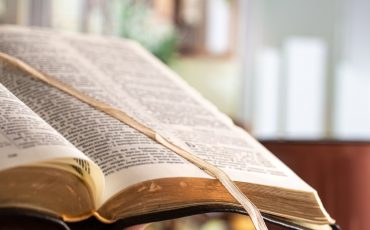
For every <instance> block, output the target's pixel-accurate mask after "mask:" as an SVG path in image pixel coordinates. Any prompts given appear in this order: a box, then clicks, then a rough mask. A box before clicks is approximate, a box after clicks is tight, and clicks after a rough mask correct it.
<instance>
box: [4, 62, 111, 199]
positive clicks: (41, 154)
mask: <svg viewBox="0 0 370 230" xmlns="http://www.w3.org/2000/svg"><path fill="white" fill-rule="evenodd" d="M0 66H1V67H0V75H1V76H6V75H7V74H5V72H3V71H4V68H2V67H3V63H1V62H0ZM0 104H1V106H0V171H3V170H7V169H10V168H14V167H18V166H30V165H33V166H40V167H52V168H60V169H63V170H66V171H69V172H71V173H73V174H75V175H76V176H78V177H79V178H81V179H83V180H84V181H86V183H87V185H88V186H89V187H90V188H89V190H91V191H92V193H93V194H92V195H93V197H94V198H95V199H96V202H97V201H98V200H97V199H100V198H99V197H100V196H101V193H102V188H103V187H104V181H103V177H102V174H101V171H100V170H99V168H98V166H97V165H96V164H95V163H94V162H92V161H91V160H90V159H89V158H87V157H86V156H85V155H84V154H83V153H82V152H81V151H79V150H78V149H76V148H75V147H74V146H73V145H72V144H71V143H69V142H68V141H67V140H66V139H65V138H64V137H63V136H62V135H60V134H59V133H58V132H57V131H56V130H55V129H53V128H52V127H51V126H50V125H49V124H48V123H46V122H45V121H44V120H43V119H42V118H41V117H39V116H38V115H37V114H36V113H34V112H33V111H32V110H31V109H30V108H29V107H27V106H26V105H25V104H24V103H23V102H22V101H20V100H19V99H18V98H17V97H16V96H14V95H13V94H12V93H11V92H10V91H9V90H8V89H7V88H6V87H5V86H4V85H3V84H1V83H0ZM92 178H94V180H93V179H92Z"/></svg>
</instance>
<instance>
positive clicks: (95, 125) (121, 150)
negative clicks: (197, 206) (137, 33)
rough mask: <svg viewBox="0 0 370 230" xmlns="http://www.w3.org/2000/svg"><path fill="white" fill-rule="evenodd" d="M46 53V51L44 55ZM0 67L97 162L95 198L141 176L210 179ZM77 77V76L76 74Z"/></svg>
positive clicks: (15, 88)
mask: <svg viewBox="0 0 370 230" xmlns="http://www.w3.org/2000/svg"><path fill="white" fill-rule="evenodd" d="M13 41H14V40H13ZM15 41H17V40H16V39H15ZM27 41H30V40H27ZM23 45H27V44H23ZM0 46H1V42H0ZM17 47H18V48H19V47H21V46H19V45H18V46H17ZM22 50H24V49H22ZM52 54H53V53H52V52H51V53H50V57H51V56H52ZM54 57H55V56H54ZM33 59H34V60H35V59H36V58H33ZM50 59H51V58H49V59H44V60H50ZM0 63H1V62H0ZM40 63H42V64H43V68H45V66H46V67H48V64H47V62H46V61H43V62H42V61H41V60H40V62H39V63H38V64H39V65H40ZM55 63H58V60H55V62H54V60H53V61H52V64H53V65H55ZM71 63H76V64H77V65H78V64H79V63H78V62H77V61H76V60H71ZM81 65H82V64H81ZM58 66H60V68H53V69H52V70H53V71H55V72H54V74H55V73H57V72H58V73H60V72H62V71H65V70H66V69H65V68H64V67H65V66H64V65H63V63H62V62H61V63H60V65H58ZM50 68H51V67H50ZM1 71H2V73H3V74H2V75H0V82H1V83H3V84H4V85H5V86H6V87H7V88H8V89H9V90H10V91H12V92H13V93H14V94H15V95H16V96H17V97H18V98H19V99H20V100H22V102H24V103H25V104H26V105H27V106H29V107H30V108H31V109H32V110H33V111H34V112H35V113H37V114H38V115H39V116H40V117H41V118H43V119H44V120H45V121H47V122H48V123H49V124H50V125H51V126H52V127H53V128H55V129H56V130H57V131H58V132H59V133H60V134H62V135H63V136H64V137H65V138H66V139H67V140H68V141H69V142H70V143H72V144H73V145H74V146H75V147H76V148H77V149H79V150H80V151H81V152H83V153H84V154H86V156H88V157H89V159H91V160H92V161H93V162H95V163H96V164H97V165H99V167H100V169H101V170H102V172H103V173H104V176H105V184H106V185H107V186H106V189H105V191H104V194H103V197H102V201H101V203H104V201H106V200H107V199H109V198H110V197H111V196H113V195H114V194H115V193H117V192H119V191H121V190H122V189H123V188H125V187H127V186H130V185H133V184H136V183H138V182H142V181H146V180H151V179H156V178H165V177H189V176H190V177H201V178H210V177H209V176H208V175H207V174H205V173H204V172H203V171H201V170H200V169H198V168H197V167H195V166H194V165H192V164H190V163H189V162H187V161H185V160H184V159H182V158H181V157H179V156H178V155H177V154H175V153H173V152H172V151H170V150H168V149H167V148H165V147H164V146H162V145H160V144H158V143H156V142H155V141H153V140H151V139H149V138H148V137H146V136H145V135H144V134H142V133H139V132H138V131H136V130H135V129H133V128H131V127H129V126H127V125H126V124H124V123H122V122H121V121H119V120H117V119H115V118H113V117H111V116H110V115H107V114H105V113H103V112H101V111H99V110H96V109H94V108H92V107H91V106H89V105H88V104H85V103H83V102H81V101H80V100H78V99H76V98H74V97H72V96H70V95H68V94H65V93H63V92H62V91H60V90H58V89H56V88H54V87H52V86H49V85H47V84H45V83H43V82H40V81H37V80H34V79H32V77H30V76H27V73H24V72H23V71H21V70H19V69H17V68H16V67H14V66H12V65H10V64H5V63H2V65H1ZM59 71H60V72H59ZM62 73H64V74H67V73H65V72H62ZM77 77H78V75H76V79H78V78H77ZM72 79H74V78H72ZM85 80H86V83H83V81H84V79H82V78H80V79H78V82H79V84H81V85H89V87H90V88H92V87H91V86H92V85H93V84H94V82H93V81H92V82H91V84H90V83H89V81H88V80H87V79H85ZM93 89H94V90H92V92H94V93H96V92H99V90H100V89H99V88H98V87H96V88H93ZM103 92H104V91H103Z"/></svg>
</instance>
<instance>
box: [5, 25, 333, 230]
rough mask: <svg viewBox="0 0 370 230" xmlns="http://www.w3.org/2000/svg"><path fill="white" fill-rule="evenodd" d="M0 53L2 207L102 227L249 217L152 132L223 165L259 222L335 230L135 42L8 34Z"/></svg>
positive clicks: (274, 163)
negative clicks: (194, 217) (165, 215)
mask: <svg viewBox="0 0 370 230" xmlns="http://www.w3.org/2000/svg"><path fill="white" fill-rule="evenodd" d="M0 54H1V55H0V83H1V84H0V105H1V106H0V170H1V171H0V184H1V189H0V207H20V208H28V209H33V210H36V211H37V210H38V211H44V212H49V213H53V214H56V215H58V216H60V217H61V218H63V219H64V220H65V221H80V220H83V219H86V218H88V217H91V216H92V215H95V216H96V217H97V218H99V220H101V221H104V222H115V221H117V220H122V219H129V218H133V217H139V216H148V215H149V216H150V215H153V216H154V215H158V214H160V213H162V212H168V211H173V212H176V211H177V210H182V209H188V210H189V209H190V210H191V208H193V207H194V208H196V207H212V208H210V209H208V210H209V211H213V210H233V211H240V212H243V209H242V208H241V206H240V204H239V203H238V202H237V201H236V200H235V199H234V197H233V196H231V195H230V194H229V193H228V191H227V190H226V189H225V188H224V187H223V186H222V185H221V184H220V182H219V181H218V180H216V179H214V178H212V177H211V176H209V175H208V174H207V173H206V172H205V171H207V170H201V169H200V168H198V167H196V166H195V165H194V164H192V163H190V162H188V161H187V160H185V159H183V158H182V157H180V156H179V155H178V153H176V152H174V150H173V149H172V150H171V148H169V147H168V146H166V145H165V144H163V143H160V142H158V141H156V140H154V139H153V138H150V137H148V135H145V128H146V129H147V130H151V131H153V130H154V131H155V133H154V135H155V136H156V137H157V135H158V137H163V139H165V140H167V141H168V143H172V144H173V145H175V146H177V147H178V148H179V149H182V150H184V151H186V152H189V153H191V154H193V155H195V156H197V157H198V158H200V159H203V160H204V161H206V162H209V163H211V164H212V165H215V166H217V168H219V169H221V170H222V171H223V172H225V173H226V174H227V175H228V176H229V177H230V178H231V179H232V180H233V181H235V183H236V184H237V185H238V187H239V188H240V190H242V192H243V193H244V194H246V196H247V197H248V198H249V199H250V200H251V201H252V202H253V203H254V204H255V205H256V206H257V207H258V209H259V210H260V211H261V212H262V213H263V214H267V215H270V216H274V217H276V218H279V219H283V220H285V221H290V222H294V223H296V224H298V225H307V224H309V225H310V226H311V227H312V228H314V229H315V228H317V229H323V228H324V229H325V226H328V224H330V223H333V222H334V221H333V220H332V219H331V218H330V216H329V215H328V214H327V212H326V211H325V209H324V208H323V206H322V204H321V201H320V199H319V197H318V195H317V192H316V191H315V190H314V189H313V188H311V187H310V186H309V185H308V184H306V183H305V182H304V181H303V180H301V179H300V178H299V177H298V176H297V175H295V174H294V173H293V172H292V171H291V170H290V169H289V168H288V167H287V166H285V165H284V164H283V163H282V162H280V161H279V160H278V159H277V158H276V157H275V156H274V155H273V154H271V153H270V152H269V151H268V150H267V149H265V148H264V147H263V146H262V145H261V144H259V143H258V142H257V141H256V140H255V139H253V138H252V137H251V136H250V135H249V134H247V133H246V132H245V131H243V130H241V129H239V128H237V127H236V126H235V125H234V124H233V123H232V122H231V120H230V119H229V118H228V117H226V116H225V115H223V114H221V113H220V112H219V111H217V109H216V108H215V107H214V106H213V105H211V104H210V103H209V102H207V101H206V100H205V99H203V98H202V97H201V96H200V95H199V94H198V93H197V92H195V91H194V90H193V89H192V88H190V87H189V86H188V85H187V84H186V83H184V82H183V81H182V80H181V79H180V78H179V77H178V76H176V75H175V74H174V73H173V72H171V71H170V70H169V69H168V68H167V67H165V66H164V65H163V64H162V63H160V62H159V61H157V60H156V59H155V58H154V57H152V56H151V55H150V54H149V53H148V52H147V51H145V50H144V49H143V48H141V47H140V45H138V44H137V43H135V42H133V41H129V40H122V39H118V38H102V37H97V36H82V35H75V34H66V33H60V32H55V31H49V30H42V29H29V28H20V27H12V26H3V27H0ZM37 74H39V75H40V76H41V78H42V77H48V78H50V79H51V80H52V81H56V82H59V83H62V84H63V85H65V86H68V87H69V88H70V89H73V90H76V91H78V92H79V93H80V94H81V95H85V96H86V97H88V98H92V99H94V100H96V101H98V102H101V103H102V105H108V106H106V107H104V106H103V109H97V108H95V107H94V106H91V105H90V104H89V103H86V101H83V100H81V98H79V97H78V95H77V96H76V95H73V94H70V93H66V92H64V91H63V90H60V89H58V88H57V87H54V86H53V85H52V84H48V83H47V82H45V81H43V80H40V79H36V78H35V76H34V75H37ZM111 108H115V109H116V110H111ZM117 109H118V110H119V111H123V112H124V113H125V114H127V115H128V117H129V118H133V119H134V120H135V122H136V123H135V124H140V125H141V126H140V127H144V131H143V130H141V131H140V127H139V128H135V127H136V126H135V125H132V124H131V125H130V124H126V123H124V122H122V121H120V120H118V119H116V118H115V117H114V116H115V114H116V112H117Z"/></svg>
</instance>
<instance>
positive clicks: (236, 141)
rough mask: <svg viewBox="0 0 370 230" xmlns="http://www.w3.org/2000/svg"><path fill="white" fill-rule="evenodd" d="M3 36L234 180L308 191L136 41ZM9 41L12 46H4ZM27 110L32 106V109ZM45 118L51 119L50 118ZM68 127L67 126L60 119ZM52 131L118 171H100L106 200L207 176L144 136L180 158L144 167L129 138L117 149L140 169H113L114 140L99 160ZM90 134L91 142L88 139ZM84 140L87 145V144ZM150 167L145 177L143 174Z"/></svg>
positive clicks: (11, 32) (12, 32)
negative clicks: (160, 181) (150, 183)
mask: <svg viewBox="0 0 370 230" xmlns="http://www.w3.org/2000/svg"><path fill="white" fill-rule="evenodd" d="M0 36H2V39H1V41H0V51H2V52H5V53H8V54H10V55H13V56H15V57H17V58H19V59H21V60H23V61H25V62H26V63H28V64H30V65H31V66H34V67H35V68H36V69H38V70H40V71H42V72H43V73H45V74H47V75H49V76H52V77H55V78H57V79H58V80H60V81H62V82H65V83H66V84H68V85H71V86H72V87H74V88H76V89H78V90H79V91H81V92H83V93H84V94H86V95H89V96H92V97H94V98H96V99H98V100H101V101H103V102H105V103H107V104H109V105H111V106H114V107H116V108H119V109H122V110H123V111H124V112H126V113H127V114H129V115H130V116H132V117H135V119H137V120H138V121H140V122H142V123H143V124H145V125H146V126H148V127H150V128H152V129H153V130H155V131H157V132H158V133H160V134H161V135H162V136H164V137H165V138H166V139H168V140H170V141H171V142H173V143H175V144H176V145H178V146H180V147H182V148H183V149H185V150H188V151H189V152H191V153H193V154H195V155H197V156H198V157H200V158H202V159H204V160H206V161H209V162H211V163H212V164H214V165H216V166H218V167H220V168H222V169H223V170H224V171H226V172H227V173H228V174H229V175H230V176H231V178H232V179H234V180H237V181H245V182H252V183H260V184H266V185H271V186H282V187H286V188H293V189H302V190H311V188H310V187H309V186H308V185H306V184H305V183H304V182H303V181H302V180H301V179H299V178H298V177H297V176H296V175H295V174H294V173H293V172H292V171H291V170H289V169H288V168H287V167H286V166H285V165H284V164H282V163H281V162H280V161H279V160H278V159H277V158H275V157H274V156H273V155H272V154H271V153H269V152H268V151H267V150H266V149H264V148H263V147H262V146H261V145H259V144H258V142H257V141H255V140H254V139H253V138H252V137H250V136H249V135H248V134H247V133H245V132H244V131H242V130H240V129H238V128H236V127H235V126H234V125H233V124H232V122H231V121H230V119H228V118H227V117H226V116H224V115H222V114H221V113H219V112H218V111H217V110H216V109H215V108H214V107H213V106H211V105H210V104H209V103H208V102H206V101H205V100H204V99H202V98H201V97H200V96H199V95H198V94H197V93H195V92H194V91H193V90H192V89H190V87H188V86H187V85H186V84H185V83H183V82H182V81H181V80H180V79H179V78H178V77H177V76H175V75H174V74H173V73H171V72H169V71H168V70H167V69H166V68H165V67H163V65H162V64H160V63H159V62H157V61H155V60H154V59H153V58H152V57H151V56H150V55H148V54H147V53H146V51H144V50H143V49H141V48H139V46H137V45H136V44H135V43H132V42H129V41H122V40H119V39H114V38H111V39H103V38H99V37H82V36H76V35H58V36H56V35H55V34H51V33H48V32H44V31H38V30H37V31H36V30H33V31H32V33H29V31H23V30H18V29H16V28H15V29H8V30H7V32H6V33H5V32H3V33H2V34H1V33H0ZM5 44H6V45H5ZM9 44H13V45H11V46H9ZM30 47H31V48H32V49H30ZM24 50H27V52H24ZM44 93H45V92H44ZM17 96H18V95H17ZM24 100H26V98H24ZM66 104H67V103H66ZM82 104H83V103H82ZM29 106H30V107H32V106H31V104H29ZM32 109H33V110H35V111H36V110H37V109H36V108H32ZM90 110H91V108H90ZM90 110H89V111H90ZM39 111H40V113H41V111H51V108H50V107H49V108H48V109H47V110H46V109H42V110H39ZM40 115H42V114H40ZM70 116H71V115H69V117H68V119H70ZM89 116H91V115H88V116H86V118H85V117H84V119H88V117H89ZM106 116H107V115H106ZM44 117H45V119H46V120H48V119H47V117H48V115H44ZM82 117H83V116H82V115H79V116H78V118H82ZM92 118H93V117H92ZM112 119H114V118H112ZM53 120H55V119H53ZM93 120H94V122H92V123H91V126H86V124H85V126H84V127H88V129H90V130H91V129H92V128H93V127H95V125H96V123H97V121H98V120H99V119H95V118H93ZM68 122H69V120H68ZM81 122H82V121H81V120H78V122H75V124H81ZM112 122H113V121H112ZM66 123H67V121H65V122H64V124H66ZM62 124H63V123H62ZM52 125H53V124H52ZM53 127H54V128H56V129H57V130H58V131H59V132H60V133H62V134H63V135H64V136H65V137H67V139H68V140H69V141H71V143H73V144H74V145H75V146H76V147H79V148H80V150H82V151H83V152H84V153H86V154H87V155H89V157H91V158H92V159H93V160H94V161H96V162H97V163H98V164H99V165H100V167H102V168H103V170H104V169H105V168H107V167H115V169H116V170H114V171H113V172H112V173H109V171H105V174H106V179H107V180H106V181H107V184H112V186H110V185H108V187H112V188H113V187H114V188H115V189H112V190H111V192H107V194H108V195H106V197H107V196H109V195H111V194H113V193H114V191H113V190H116V189H118V188H123V187H125V186H128V185H131V184H133V183H135V182H139V181H140V180H145V179H154V178H162V177H169V176H195V177H208V176H207V175H206V174H205V173H203V172H202V171H200V170H199V169H197V168H195V167H194V166H192V165H191V164H189V163H185V161H184V160H182V159H181V158H179V157H177V156H176V155H175V154H173V153H172V152H169V151H168V150H167V149H165V148H163V147H162V146H160V145H158V144H156V143H154V142H153V141H150V139H148V138H143V139H145V144H148V145H149V146H155V147H154V148H155V149H156V151H159V154H158V156H163V155H166V154H168V155H169V156H171V158H177V160H176V161H166V162H165V163H163V162H160V163H159V164H156V163H153V162H150V161H148V162H146V161H145V160H144V159H145V156H147V155H148V152H150V151H151V150H149V151H148V150H147V149H141V150H140V151H138V152H136V151H137V150H138V149H139V148H140V146H143V143H140V142H139V143H138V142H136V141H137V140H135V141H133V140H130V141H131V142H126V141H121V143H122V146H121V145H119V147H120V148H127V144H130V145H132V146H133V148H134V149H135V148H136V149H135V151H134V153H136V154H137V156H139V157H142V158H139V159H137V162H143V165H134V166H129V167H117V166H116V164H120V162H123V160H120V159H119V158H116V157H115V156H116V155H114V154H115V153H117V151H116V150H115V149H114V148H113V147H112V148H111V147H110V146H114V145H112V143H109V144H107V145H105V148H103V147H102V148H100V150H102V149H105V150H106V153H105V154H104V153H103V154H102V153H101V152H99V154H102V155H103V156H106V157H107V158H110V160H107V159H105V158H103V159H105V160H101V161H100V162H99V160H100V158H99V157H98V156H99V154H97V155H96V156H94V150H95V147H91V148H83V147H84V145H80V144H81V142H80V141H79V140H78V139H74V138H73V135H72V136H70V137H68V133H66V131H65V130H64V127H63V126H62V125H61V124H59V123H58V124H56V123H54V126H53ZM104 127H107V124H104V125H102V126H101V127H99V128H96V130H95V131H96V132H98V133H99V136H100V135H101V136H106V135H108V136H109V133H111V132H110V131H108V130H107V131H106V132H105V133H104V132H103V133H101V132H102V129H104ZM119 127H125V125H123V124H120V125H119ZM125 128H127V132H128V131H129V132H130V133H133V135H132V136H135V137H136V138H137V136H139V135H138V133H135V131H134V130H132V129H131V128H129V127H125ZM71 129H72V128H71ZM109 129H110V130H111V129H113V127H112V128H109ZM79 132H81V130H78V131H75V135H78V133H79ZM120 133H121V134H120V135H117V138H118V139H120V138H122V137H121V136H124V135H122V133H124V132H123V131H122V130H120ZM91 136H92V137H94V135H93V134H91ZM89 138H90V136H89V135H87V136H86V140H90V139H89ZM132 141H133V142H132ZM87 142H90V143H92V142H91V140H90V141H87ZM102 143H104V141H103V142H102ZM99 144H100V142H99ZM145 144H144V145H145ZM108 146H109V148H108V149H107V147H108ZM85 147H86V146H85ZM96 148H98V147H96ZM98 149H99V148H98ZM166 151H167V153H166ZM118 152H120V151H118ZM113 153H114V154H113ZM126 153H127V149H124V150H122V152H121V153H120V154H126ZM118 155H119V154H118ZM110 156H113V157H110ZM126 157H127V156H125V157H123V158H126ZM117 159H118V160H117ZM180 162H181V163H180ZM164 166H166V167H168V169H171V170H168V169H167V168H165V167H164ZM149 168H150V170H146V171H147V172H145V171H144V170H145V169H149ZM134 169H135V170H134ZM179 169H180V170H179ZM132 170H134V171H132ZM169 172H170V173H169ZM118 178H124V180H118ZM117 183H120V184H117ZM117 191H118V190H117Z"/></svg>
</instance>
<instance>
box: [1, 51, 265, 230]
mask: <svg viewBox="0 0 370 230" xmlns="http://www.w3.org/2000/svg"><path fill="white" fill-rule="evenodd" d="M0 58H1V59H3V60H4V61H7V62H9V63H11V64H13V65H16V66H18V67H19V68H21V69H22V70H23V71H26V72H27V73H29V74H30V75H31V76H32V77H34V78H35V79H38V80H41V81H43V82H45V83H47V84H49V85H51V86H53V87H55V88H58V89H59V90H62V91H63V92H65V93H68V94H70V95H72V96H73V97H75V98H77V99H79V100H81V101H83V102H85V103H87V104H89V105H90V106H92V107H94V108H96V109H98V110H100V111H102V112H105V113H107V114H109V115H110V116H112V117H114V118H116V119H118V120H120V121H121V122H123V123H125V124H127V125H129V126H131V127H132V128H134V129H136V130H138V131H140V132H141V133H143V134H145V135H146V136H148V137H149V138H151V139H153V140H155V141H157V142H158V143H160V144H162V145H163V146H165V147H167V148H169V149H170V150H172V151H174V152H175V153H177V154H178V155H180V156H181V157H183V158H185V159H186V160H188V161H190V162H191V163H193V164H194V165H196V166H197V167H199V168H200V169H202V170H203V171H205V172H206V173H208V174H209V175H210V176H212V177H215V178H216V179H218V180H219V181H220V182H221V183H222V185H223V186H224V187H225V188H226V189H227V191H228V192H229V193H230V194H231V195H232V196H233V197H234V198H235V199H236V200H237V201H238V202H239V203H240V204H241V205H242V206H243V208H244V209H245V210H246V211H247V213H248V214H249V216H250V217H251V219H252V221H253V223H254V226H255V227H256V229H258V230H264V229H267V227H266V225H265V223H264V221H263V218H262V216H261V213H260V212H259V210H258V209H257V208H256V207H255V205H254V204H253V203H252V202H251V201H250V200H249V199H248V198H247V197H246V196H245V195H244V194H243V193H242V192H241V191H240V190H239V188H238V187H237V186H236V185H235V183H234V182H233V181H232V180H231V179H230V178H229V176H228V175H227V174H226V173H225V172H223V171H222V170H221V169H219V168H218V167H216V166H214V165H212V164H210V163H209V162H207V161H204V160H202V159H200V158H199V157H197V156H195V155H194V154H192V153H190V152H189V151H186V150H185V149H184V148H181V147H179V146H178V145H176V144H174V143H172V142H171V141H170V140H167V139H166V138H164V137H163V136H161V135H159V134H158V133H156V131H155V130H153V129H151V128H149V127H147V126H146V125H144V124H143V123H141V122H139V121H138V120H136V119H135V118H133V117H130V116H128V115H127V114H126V113H125V112H124V111H122V110H121V109H118V108H115V107H113V106H111V105H109V104H106V103H103V102H101V101H99V100H97V99H95V98H93V97H91V96H88V95H86V94H84V93H82V92H80V91H78V90H76V89H75V88H73V87H71V86H70V85H67V84H65V83H63V82H61V81H59V80H57V79H55V78H53V77H51V76H48V75H46V74H43V73H42V72H40V71H38V70H36V69H35V68H33V67H32V66H30V65H28V64H27V63H25V62H23V61H21V60H19V59H17V58H15V57H12V56H10V55H8V54H5V53H1V52H0Z"/></svg>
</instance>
